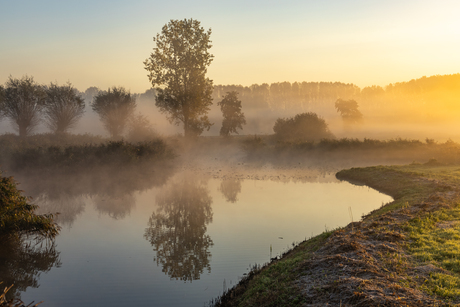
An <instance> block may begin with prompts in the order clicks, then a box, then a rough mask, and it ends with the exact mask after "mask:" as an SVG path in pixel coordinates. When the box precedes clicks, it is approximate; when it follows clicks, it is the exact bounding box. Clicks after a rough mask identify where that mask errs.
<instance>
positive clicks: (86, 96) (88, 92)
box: [83, 86, 101, 103]
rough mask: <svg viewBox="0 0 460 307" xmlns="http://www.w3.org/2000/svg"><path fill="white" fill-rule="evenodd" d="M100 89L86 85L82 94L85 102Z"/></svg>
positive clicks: (91, 99) (90, 100)
mask: <svg viewBox="0 0 460 307" xmlns="http://www.w3.org/2000/svg"><path fill="white" fill-rule="evenodd" d="M100 91H101V90H100V89H99V88H97V87H95V86H91V87H88V88H87V89H86V91H85V93H84V95H83V98H84V99H85V101H86V102H88V103H91V102H92V101H93V99H94V97H96V95H97V94H99V92H100Z"/></svg>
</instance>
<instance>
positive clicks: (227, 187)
mask: <svg viewBox="0 0 460 307" xmlns="http://www.w3.org/2000/svg"><path fill="white" fill-rule="evenodd" d="M219 191H220V192H221V193H222V195H224V197H225V199H226V200H227V201H228V202H230V203H235V202H237V201H238V194H239V193H240V192H241V181H240V180H238V179H233V178H232V179H224V180H222V182H221V183H220V187H219Z"/></svg>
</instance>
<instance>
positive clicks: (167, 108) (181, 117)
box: [144, 19, 213, 137]
mask: <svg viewBox="0 0 460 307" xmlns="http://www.w3.org/2000/svg"><path fill="white" fill-rule="evenodd" d="M210 36H211V29H209V30H208V31H205V29H203V27H201V26H200V22H199V21H197V20H193V19H184V20H171V21H170V22H169V23H168V24H167V25H165V26H164V27H163V29H162V31H161V34H157V36H156V38H154V41H155V42H156V47H155V48H154V49H153V52H152V53H151V54H150V57H149V58H148V59H147V60H145V61H144V65H145V69H146V70H147V71H148V72H149V75H148V77H149V80H150V82H151V83H152V86H153V87H155V86H159V87H157V88H155V89H156V92H157V98H156V103H155V105H156V106H157V107H158V108H159V109H160V112H162V113H165V114H167V118H168V120H169V121H170V122H171V123H174V124H176V125H180V124H181V123H182V124H183V125H184V134H185V136H186V137H189V136H196V135H200V134H201V133H202V132H203V131H204V130H205V129H206V130H209V128H210V127H211V125H212V124H211V123H210V121H209V118H208V116H207V115H206V114H207V113H208V111H209V107H210V105H211V104H212V89H213V87H212V80H209V79H208V78H206V76H205V75H206V72H207V66H209V64H210V63H211V61H212V58H213V55H212V54H210V53H209V52H208V49H209V48H211V41H210V39H209V38H210Z"/></svg>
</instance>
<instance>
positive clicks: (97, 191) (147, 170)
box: [13, 164, 175, 227]
mask: <svg viewBox="0 0 460 307" xmlns="http://www.w3.org/2000/svg"><path fill="white" fill-rule="evenodd" d="M174 171H175V170H174V168H172V167H170V166H164V167H160V166H159V165H155V164H143V165H139V166H130V167H125V168H117V169H111V168H107V167H99V168H97V169H94V170H93V171H92V172H86V171H78V170H74V172H72V173H71V174H69V173H67V172H62V173H59V172H53V173H49V174H43V173H32V172H28V173H26V174H22V173H18V174H13V175H14V177H15V178H16V180H17V181H18V182H20V188H21V189H22V190H24V191H26V194H27V195H29V196H32V198H33V199H34V201H35V202H36V203H37V205H39V207H40V208H39V209H38V211H37V212H38V213H40V214H43V213H50V212H51V213H56V212H59V213H60V214H59V215H58V216H57V218H56V220H57V222H58V223H59V224H61V225H66V226H69V227H70V226H72V224H73V223H74V221H75V219H76V218H77V216H78V215H79V214H81V213H82V212H83V211H84V208H85V204H86V203H88V198H91V199H93V201H94V206H95V208H96V209H97V210H98V211H99V212H100V213H101V214H107V215H109V216H110V217H112V218H114V219H122V218H124V217H126V216H127V215H129V214H130V212H131V210H132V209H133V207H134V206H135V198H134V196H133V195H134V194H135V193H136V192H140V191H146V190H150V189H151V188H153V187H156V186H161V185H163V184H165V183H166V182H167V181H168V179H169V178H170V176H171V175H172V174H173V173H174Z"/></svg>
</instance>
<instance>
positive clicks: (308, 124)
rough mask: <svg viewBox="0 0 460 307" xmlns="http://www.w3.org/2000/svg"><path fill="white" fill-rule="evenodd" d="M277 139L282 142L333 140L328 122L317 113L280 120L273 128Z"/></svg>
mask: <svg viewBox="0 0 460 307" xmlns="http://www.w3.org/2000/svg"><path fill="white" fill-rule="evenodd" d="M273 131H274V132H275V139H276V140H277V141H282V142H306V141H319V140H321V139H333V138H335V137H334V135H333V134H332V133H331V132H330V131H329V127H328V125H327V123H326V121H325V120H324V119H323V118H321V117H319V116H318V115H317V114H316V113H312V112H308V113H302V114H297V115H296V116H295V117H291V118H278V119H277V120H276V122H275V126H274V127H273Z"/></svg>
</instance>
